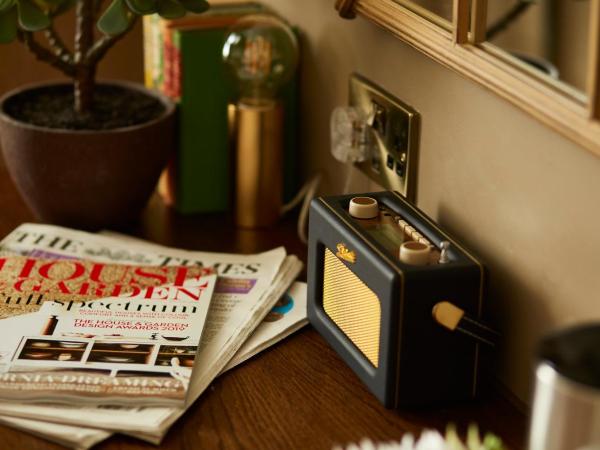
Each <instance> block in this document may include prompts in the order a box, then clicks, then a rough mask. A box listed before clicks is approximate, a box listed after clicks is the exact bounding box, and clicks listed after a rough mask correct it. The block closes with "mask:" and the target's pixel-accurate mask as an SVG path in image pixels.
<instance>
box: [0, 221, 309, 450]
mask: <svg viewBox="0 0 600 450" xmlns="http://www.w3.org/2000/svg"><path fill="white" fill-rule="evenodd" d="M0 253H2V254H4V255H25V256H33V257H38V258H46V259H51V258H65V257H71V258H77V259H81V260H90V261H97V262H102V263H112V264H134V265H138V266H142V265H148V266H202V267H212V268H213V269H214V270H215V271H216V273H217V275H218V277H219V280H224V281H226V282H225V283H223V286H225V287H222V288H219V282H217V287H216V288H215V291H214V294H213V297H212V301H211V303H210V307H209V310H208V315H207V317H206V322H205V326H204V331H203V334H202V338H201V342H200V346H199V349H198V353H197V354H196V357H195V364H194V370H193V373H192V374H191V379H190V381H189V386H188V394H187V398H186V402H185V407H184V408H177V407H170V406H151V407H138V406H135V407H132V406H123V405H88V406H73V405H63V404H21V403H18V402H14V403H12V402H8V401H2V402H0V423H2V424H5V425H8V426H11V427H14V428H18V429H20V430H23V431H27V432H31V433H33V434H35V435H37V436H40V437H43V438H46V439H49V440H52V441H54V442H58V443H60V444H62V445H65V446H67V447H71V448H77V449H87V448H90V447H92V446H93V445H95V444H97V443H98V442H100V441H102V440H104V439H106V438H108V437H109V436H110V435H111V434H113V433H124V434H127V435H130V436H134V437H137V438H139V439H142V440H145V441H147V442H151V443H153V444H159V443H160V442H161V440H162V439H163V437H164V436H165V434H166V433H167V431H168V429H169V427H170V426H171V425H172V424H173V423H174V422H175V421H176V420H177V419H178V418H179V417H180V416H182V415H183V414H184V413H185V410H186V409H187V408H188V407H190V406H191V405H192V404H193V403H194V401H195V400H196V399H198V397H199V396H200V395H201V394H202V392H204V391H205V390H206V388H207V387H208V386H209V385H210V383H211V382H212V381H213V380H214V379H215V378H216V377H217V376H218V375H219V374H220V373H222V372H224V371H226V370H228V369H230V368H232V367H234V366H235V365H237V364H239V363H241V362H243V361H245V360H246V359H248V358H250V357H252V356H253V355H255V354H256V353H258V352H260V351H262V350H263V349H265V348H267V347H269V346H270V345H272V344H274V343H275V342H277V341H279V340H281V339H283V338H284V337H285V336H287V335H289V334H291V333H292V332H294V331H296V330H297V329H299V328H301V327H302V326H304V325H305V324H306V322H307V321H306V285H305V284H303V283H293V282H294V279H295V278H296V277H297V276H298V274H299V273H300V271H301V270H302V262H301V261H300V260H299V259H298V258H297V257H296V256H293V255H286V251H285V249H284V248H283V247H279V248H276V249H273V250H270V251H267V252H264V253H258V254H254V255H236V254H226V253H208V252H196V251H187V250H179V249H173V248H168V247H163V246H160V245H156V244H152V243H148V242H145V241H141V240H138V239H134V238H131V237H128V236H123V235H117V234H114V233H110V234H103V235H99V234H91V233H85V232H81V231H76V230H71V229H67V228H62V227H56V226H49V225H39V224H23V225H21V226H19V227H18V228H16V229H15V230H14V231H13V232H11V233H10V234H9V235H8V236H7V237H5V238H4V239H3V240H2V241H1V242H0ZM292 283H293V285H292ZM290 286H291V287H290ZM288 289H289V290H288ZM286 291H287V294H286ZM89 424H94V428H88V427H89Z"/></svg>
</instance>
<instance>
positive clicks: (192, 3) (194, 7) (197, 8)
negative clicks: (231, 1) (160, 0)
mask: <svg viewBox="0 0 600 450" xmlns="http://www.w3.org/2000/svg"><path fill="white" fill-rule="evenodd" d="M180 2H181V4H182V5H183V7H184V8H185V9H187V10H188V11H191V12H193V13H196V14H200V13H203V12H204V11H206V10H207V9H208V8H209V7H210V5H209V4H208V2H207V1H206V0H180Z"/></svg>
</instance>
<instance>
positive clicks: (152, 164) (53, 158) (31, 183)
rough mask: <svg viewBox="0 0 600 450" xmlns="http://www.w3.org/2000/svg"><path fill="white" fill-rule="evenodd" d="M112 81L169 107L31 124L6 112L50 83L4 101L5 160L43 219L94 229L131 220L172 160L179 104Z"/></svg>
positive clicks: (0, 111)
mask: <svg viewBox="0 0 600 450" xmlns="http://www.w3.org/2000/svg"><path fill="white" fill-rule="evenodd" d="M50 84H56V83H50ZM62 84H66V83H62ZM106 84H110V85H113V86H119V87H126V88H129V89H137V90H143V91H144V92H145V93H146V94H147V95H149V96H153V97H155V98H157V99H158V100H159V101H160V102H161V103H162V104H163V105H164V111H163V113H162V114H161V115H160V116H159V117H157V118H156V119H153V120H150V121H148V122H147V123H142V124H139V125H133V126H128V127H123V128H116V129H110V130H98V131H90V130H66V129H56V128H47V127H40V126H36V125H31V124H28V123H25V122H21V121H18V120H15V119H14V118H13V117H11V116H10V115H8V114H7V112H6V105H7V102H9V101H10V100H11V98H14V97H15V96H17V95H19V94H21V93H23V92H27V91H29V90H32V89H44V88H45V87H47V86H48V83H46V84H39V85H33V86H28V87H26V88H22V89H17V90H14V91H11V92H9V93H8V94H6V95H5V96H4V97H3V98H2V99H0V145H1V146H2V151H3V154H4V160H5V162H6V165H7V167H8V169H9V172H10V174H11V177H12V178H13V181H14V182H15V184H16V186H17V189H18V190H19V192H20V193H21V195H22V197H23V198H24V200H25V201H26V203H27V204H28V206H29V207H30V209H31V210H32V211H33V212H34V214H35V215H36V216H37V218H38V219H39V220H41V221H44V222H50V223H55V224H61V225H68V226H74V227H79V228H86V229H100V228H103V227H110V226H115V225H120V224H124V223H127V222H130V221H132V220H134V219H135V218H136V217H137V216H138V215H139V214H140V213H141V211H142V209H143V208H144V206H145V204H146V203H147V201H148V199H149V198H150V196H151V194H152V192H153V190H154V187H155V186H156V182H157V180H158V177H159V175H160V173H161V171H162V169H163V167H164V166H165V165H166V162H167V159H168V156H169V152H170V150H171V149H172V148H173V147H174V145H173V143H174V137H175V126H174V125H175V120H174V119H175V106H174V104H173V102H172V101H171V100H169V99H168V98H166V97H164V96H162V95H161V94H158V93H156V92H152V91H149V90H147V89H145V88H143V87H141V86H138V85H136V84H133V83H124V82H111V83H106Z"/></svg>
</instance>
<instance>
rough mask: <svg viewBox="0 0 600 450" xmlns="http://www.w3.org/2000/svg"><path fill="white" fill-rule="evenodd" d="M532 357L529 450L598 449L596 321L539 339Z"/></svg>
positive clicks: (599, 349)
mask: <svg viewBox="0 0 600 450" xmlns="http://www.w3.org/2000/svg"><path fill="white" fill-rule="evenodd" d="M538 358H539V359H538V364H537V367H536V372H535V393H534V399H533V411H532V415H531V423H530V429H529V450H600V324H590V325H583V326H579V327H575V328H570V329H567V330H565V331H561V332H559V333H557V334H554V335H551V336H549V337H547V338H545V339H544V340H543V341H542V343H541V345H540V347H539V350H538Z"/></svg>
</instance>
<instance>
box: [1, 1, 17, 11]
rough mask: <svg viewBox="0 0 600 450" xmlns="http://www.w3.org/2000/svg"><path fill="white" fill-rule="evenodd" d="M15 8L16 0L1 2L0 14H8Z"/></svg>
mask: <svg viewBox="0 0 600 450" xmlns="http://www.w3.org/2000/svg"><path fill="white" fill-rule="evenodd" d="M13 6H15V0H0V14H3V13H5V12H8V11H9V10H10V9H12V7H13Z"/></svg>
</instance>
